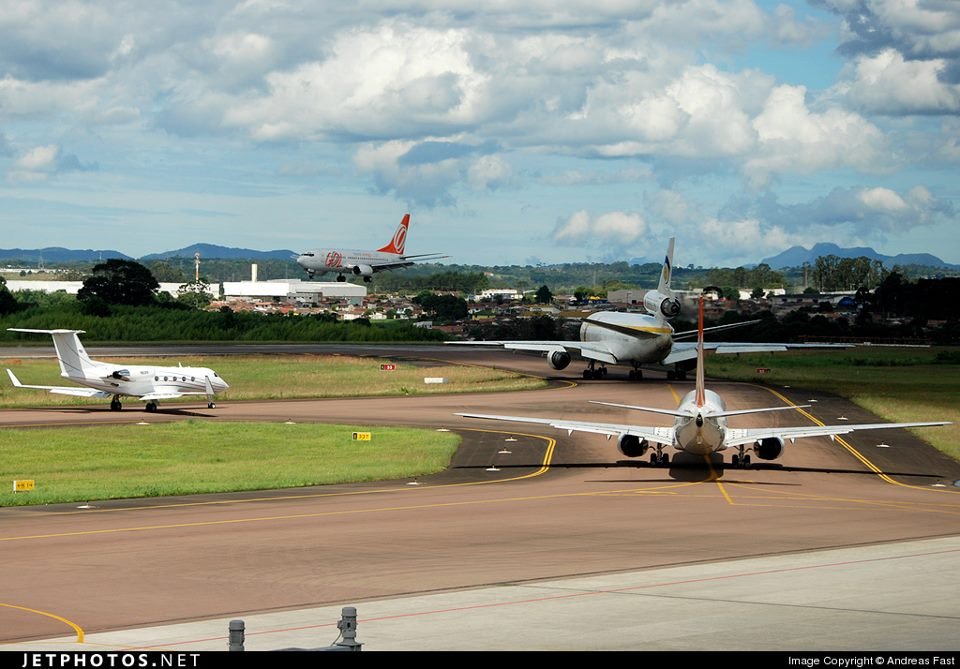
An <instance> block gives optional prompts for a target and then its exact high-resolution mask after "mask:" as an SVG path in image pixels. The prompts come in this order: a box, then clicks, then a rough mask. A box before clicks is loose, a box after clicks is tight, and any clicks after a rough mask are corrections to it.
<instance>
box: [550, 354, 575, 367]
mask: <svg viewBox="0 0 960 669" xmlns="http://www.w3.org/2000/svg"><path fill="white" fill-rule="evenodd" d="M547 360H549V361H550V366H551V367H553V368H554V369H566V367H567V365H569V364H570V354H569V353H567V352H566V351H552V352H550V353H548V354H547Z"/></svg>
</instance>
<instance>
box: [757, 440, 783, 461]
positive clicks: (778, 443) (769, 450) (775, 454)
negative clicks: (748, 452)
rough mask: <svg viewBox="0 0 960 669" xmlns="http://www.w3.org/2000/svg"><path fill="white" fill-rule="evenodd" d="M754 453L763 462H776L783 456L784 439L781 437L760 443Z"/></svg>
mask: <svg viewBox="0 0 960 669" xmlns="http://www.w3.org/2000/svg"><path fill="white" fill-rule="evenodd" d="M753 452H754V453H756V454H757V457H758V458H760V459H761V460H776V459H777V458H779V457H780V456H781V455H783V439H781V438H780V437H767V438H766V439H761V440H760V441H758V442H757V443H756V444H755V445H754V447H753Z"/></svg>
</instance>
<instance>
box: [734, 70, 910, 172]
mask: <svg viewBox="0 0 960 669" xmlns="http://www.w3.org/2000/svg"><path fill="white" fill-rule="evenodd" d="M805 92H806V90H805V89H804V87H802V86H778V87H777V88H776V89H774V90H773V91H772V92H771V94H770V97H769V98H768V99H767V102H766V105H765V106H764V109H763V112H762V113H760V115H758V116H757V117H756V118H755V119H754V120H753V126H754V128H755V129H756V131H757V134H758V138H759V146H758V151H757V152H756V154H755V155H754V156H751V157H750V158H748V159H747V161H746V163H745V165H744V171H745V173H746V174H747V176H748V177H749V178H750V180H751V181H752V182H753V183H754V184H755V185H764V184H766V183H767V182H768V180H769V179H770V177H771V175H772V174H775V173H783V172H800V173H809V172H813V171H815V170H819V169H828V168H835V167H853V168H856V169H858V170H863V171H868V172H869V171H879V170H883V169H889V168H890V166H891V165H890V163H891V156H890V155H888V154H887V152H886V151H887V149H886V146H885V138H884V136H883V133H882V132H881V131H880V129H879V128H877V127H876V126H875V125H873V124H872V123H870V122H869V121H867V120H866V119H865V118H863V117H862V116H860V115H858V114H856V113H853V112H850V111H846V110H844V109H842V108H839V107H831V108H829V109H827V110H826V111H824V112H822V113H816V112H813V111H811V110H810V109H809V108H808V107H807V105H806V102H805V100H804V95H805Z"/></svg>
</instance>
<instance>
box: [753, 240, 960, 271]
mask: <svg viewBox="0 0 960 669" xmlns="http://www.w3.org/2000/svg"><path fill="white" fill-rule="evenodd" d="M820 256H837V257H838V258H859V257H861V256H866V257H868V258H870V259H871V260H879V261H881V262H882V263H883V264H884V266H886V267H888V268H890V267H893V266H894V265H926V266H928V267H944V268H947V269H960V265H951V264H950V263H947V262H944V261H943V260H941V259H940V258H938V257H937V256H935V255H931V254H929V253H900V254H898V255H895V256H888V255H884V254H882V253H877V252H876V251H874V250H873V249H872V248H870V247H869V246H854V247H848V248H843V247H840V246H837V245H836V244H831V243H829V242H821V243H819V244H815V245H814V246H813V248H812V249H809V250H808V249H805V248H804V247H802V246H794V247H791V248H789V249H787V250H786V251H784V252H783V253H780V254H778V255H775V256H773V257H772V258H764V259H763V260H761V261H760V262H764V263H766V264H768V265H770V267H772V268H773V269H783V268H785V267H800V266H801V265H803V263H805V262H807V263H810V264H811V265H812V264H813V263H815V262H816V261H817V258H819V257H820Z"/></svg>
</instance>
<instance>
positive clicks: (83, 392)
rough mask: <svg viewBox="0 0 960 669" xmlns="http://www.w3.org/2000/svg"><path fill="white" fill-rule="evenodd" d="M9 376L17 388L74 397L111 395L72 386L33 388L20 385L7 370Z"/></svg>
mask: <svg viewBox="0 0 960 669" xmlns="http://www.w3.org/2000/svg"><path fill="white" fill-rule="evenodd" d="M7 374H8V375H9V376H10V381H11V382H12V383H13V385H14V387H16V388H32V389H34V390H48V391H50V392H51V393H53V394H54V395H72V396H74V397H100V398H106V397H110V393H105V392H103V391H102V390H94V389H93V388H76V387H71V386H32V385H29V384H25V383H20V379H18V378H17V377H16V375H14V373H13V372H12V371H10V370H9V369H8V370H7Z"/></svg>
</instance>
